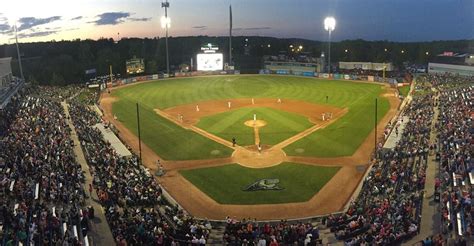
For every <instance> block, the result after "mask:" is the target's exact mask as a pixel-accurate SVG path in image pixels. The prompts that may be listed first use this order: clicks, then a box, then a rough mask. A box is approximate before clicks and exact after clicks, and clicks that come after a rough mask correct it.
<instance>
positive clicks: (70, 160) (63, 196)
mask: <svg viewBox="0 0 474 246" xmlns="http://www.w3.org/2000/svg"><path fill="white" fill-rule="evenodd" d="M32 91H36V92H39V93H38V94H41V93H40V92H41V89H39V88H35V89H32V90H25V91H23V92H21V93H19V94H17V95H16V96H14V97H13V98H12V100H11V102H10V103H9V104H8V105H7V108H5V109H4V110H3V111H2V118H1V119H0V122H2V123H1V124H0V125H2V128H3V129H6V130H3V131H2V132H1V134H2V135H1V136H0V139H1V140H0V175H1V178H0V180H1V182H0V184H1V189H0V192H1V193H2V196H1V198H2V199H0V204H1V207H2V213H1V214H0V216H1V217H0V222H1V223H2V225H1V227H0V228H1V231H0V239H1V240H2V241H1V244H2V245H18V244H23V245H30V244H34V245H49V244H52V245H58V244H62V245H79V244H80V242H81V240H82V238H83V237H84V236H86V235H87V232H88V221H87V220H88V215H87V211H86V210H83V202H84V198H85V193H84V190H83V186H82V184H83V181H84V176H83V173H82V170H81V167H80V165H79V164H78V163H77V162H76V161H75V156H74V153H73V150H72V141H71V139H70V128H69V127H68V125H67V124H66V121H65V114H64V110H63V108H62V107H61V105H60V103H58V102H56V101H52V100H50V99H48V98H42V97H36V96H31V95H32Z"/></svg>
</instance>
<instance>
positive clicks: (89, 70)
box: [85, 68, 97, 75]
mask: <svg viewBox="0 0 474 246" xmlns="http://www.w3.org/2000/svg"><path fill="white" fill-rule="evenodd" d="M96 72H97V70H96V69H95V68H92V69H87V70H86V71H85V73H86V74H87V75H89V74H95V73H96Z"/></svg>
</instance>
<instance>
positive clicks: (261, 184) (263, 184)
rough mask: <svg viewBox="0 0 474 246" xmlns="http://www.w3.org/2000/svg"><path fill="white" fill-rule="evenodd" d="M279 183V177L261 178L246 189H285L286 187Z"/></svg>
mask: <svg viewBox="0 0 474 246" xmlns="http://www.w3.org/2000/svg"><path fill="white" fill-rule="evenodd" d="M279 183H280V180H279V179H260V180H257V181H255V182H254V183H253V184H251V185H249V186H247V188H245V189H244V191H257V190H283V189H284V188H282V187H280V186H278V184H279Z"/></svg>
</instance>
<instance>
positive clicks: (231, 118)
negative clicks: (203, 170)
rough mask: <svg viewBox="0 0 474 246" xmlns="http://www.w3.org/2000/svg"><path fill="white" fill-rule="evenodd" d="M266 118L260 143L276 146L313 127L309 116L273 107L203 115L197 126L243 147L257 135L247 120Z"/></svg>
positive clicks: (260, 131) (261, 131) (250, 142)
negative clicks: (246, 123)
mask: <svg viewBox="0 0 474 246" xmlns="http://www.w3.org/2000/svg"><path fill="white" fill-rule="evenodd" d="M254 114H256V115H257V119H259V120H264V121H265V122H266V123H267V124H266V125H265V126H263V127H261V128H260V129H259V136H260V143H261V144H264V145H275V144H277V143H279V142H281V141H283V140H285V139H288V138H289V137H291V136H294V135H296V134H297V133H299V132H302V131H304V130H305V129H307V128H309V127H311V126H313V124H312V123H311V122H309V120H308V118H306V117H304V116H301V115H298V114H293V113H289V112H286V111H281V110H277V109H272V108H240V109H236V110H232V111H229V112H224V113H220V114H216V115H210V116H207V117H203V118H202V119H200V121H199V122H198V124H197V127H199V128H201V129H203V130H205V131H207V132H210V133H212V134H214V135H216V136H219V137H221V138H223V139H227V140H229V141H230V140H231V139H232V138H233V137H235V138H236V139H237V144H238V145H241V146H247V145H253V144H255V134H254V129H253V128H252V127H248V126H246V125H244V122H246V121H248V120H252V119H253V115H254Z"/></svg>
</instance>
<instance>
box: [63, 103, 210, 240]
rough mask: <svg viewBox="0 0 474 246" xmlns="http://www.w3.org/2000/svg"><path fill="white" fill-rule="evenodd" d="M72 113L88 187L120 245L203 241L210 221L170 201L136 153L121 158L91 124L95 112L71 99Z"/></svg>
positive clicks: (94, 122) (95, 118) (100, 121)
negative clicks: (90, 176) (87, 172)
mask: <svg viewBox="0 0 474 246" xmlns="http://www.w3.org/2000/svg"><path fill="white" fill-rule="evenodd" d="M92 96H93V95H92ZM70 115H71V118H72V120H73V123H74V126H75V128H76V131H77V133H78V136H79V138H80V141H81V145H82V148H83V150H84V153H85V156H86V160H87V162H88V164H89V166H90V169H91V173H92V174H93V176H94V181H93V184H92V187H93V189H94V192H96V194H97V196H98V198H99V200H100V203H101V204H102V206H103V207H104V211H105V215H106V218H107V220H108V223H109V226H110V229H111V230H112V234H113V236H114V237H115V240H116V242H117V243H118V244H119V245H127V244H131V245H153V244H155V245H172V244H175V245H178V244H179V243H195V244H205V242H206V240H207V238H208V234H209V231H210V229H211V226H210V224H209V223H208V222H206V221H201V222H200V221H197V220H195V219H193V218H192V217H191V216H188V215H187V214H186V213H185V212H184V211H182V210H181V209H179V208H177V207H175V206H172V205H170V204H169V203H168V202H167V201H166V199H164V197H163V196H162V190H161V187H160V186H159V184H158V183H157V181H156V179H155V178H154V177H153V176H152V175H151V174H150V173H149V171H148V170H147V169H145V168H144V167H143V166H142V165H141V164H140V163H139V159H138V158H137V156H135V155H134V156H132V157H121V156H119V155H118V154H117V153H116V152H115V151H114V149H113V147H112V146H111V145H110V144H109V143H108V142H107V141H106V140H105V139H104V138H103V136H102V134H101V132H100V131H99V130H98V129H96V128H94V127H93V126H94V125H95V124H98V123H102V120H101V119H100V118H99V117H98V116H97V114H96V113H95V112H94V111H92V110H91V109H90V108H89V107H87V106H86V105H85V104H83V103H81V102H78V101H76V100H72V101H71V104H70ZM103 123H104V124H105V125H106V126H107V123H106V122H103Z"/></svg>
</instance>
